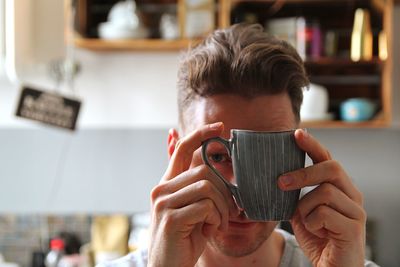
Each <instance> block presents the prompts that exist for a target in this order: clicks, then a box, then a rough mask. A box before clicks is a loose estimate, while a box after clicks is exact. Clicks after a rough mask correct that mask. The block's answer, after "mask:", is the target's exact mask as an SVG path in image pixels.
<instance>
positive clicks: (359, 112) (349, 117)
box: [340, 98, 376, 122]
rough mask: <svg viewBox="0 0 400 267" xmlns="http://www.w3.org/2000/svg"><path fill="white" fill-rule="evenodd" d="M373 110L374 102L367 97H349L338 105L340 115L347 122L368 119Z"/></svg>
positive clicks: (374, 108)
mask: <svg viewBox="0 0 400 267" xmlns="http://www.w3.org/2000/svg"><path fill="white" fill-rule="evenodd" d="M375 111H376V104H375V103H374V102H372V101H371V100H369V99H367V98H350V99H348V100H346V101H344V102H343V103H342V104H341V105H340V117H341V119H342V120H343V121H347V122H359V121H367V120H370V119H371V118H372V117H373V115H374V114H375Z"/></svg>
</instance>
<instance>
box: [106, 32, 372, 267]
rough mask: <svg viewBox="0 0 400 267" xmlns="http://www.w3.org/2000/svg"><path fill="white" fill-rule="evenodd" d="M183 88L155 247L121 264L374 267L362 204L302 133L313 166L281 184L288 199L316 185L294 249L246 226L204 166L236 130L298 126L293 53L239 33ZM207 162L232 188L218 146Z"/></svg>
mask: <svg viewBox="0 0 400 267" xmlns="http://www.w3.org/2000/svg"><path fill="white" fill-rule="evenodd" d="M178 79H179V80H178V88H179V96H178V102H179V103H178V104H179V122H180V125H179V126H180V129H179V131H177V130H175V129H172V130H170V132H169V136H168V153H169V155H170V163H169V166H168V168H167V170H166V172H165V174H164V176H163V177H162V179H161V182H160V183H159V185H157V186H156V187H155V188H154V189H153V191H152V193H151V200H152V221H151V239H150V246H149V248H145V249H144V250H139V251H137V252H135V253H133V254H130V255H128V256H126V257H124V258H121V259H119V260H117V261H115V262H114V264H122V265H124V266H125V265H126V266H146V265H147V266H157V267H160V266H166V267H186V266H187V267H189V266H190V267H192V266H198V267H203V266H207V267H212V266H245V267H246V266H282V267H283V266H311V265H313V266H340V267H347V266H376V265H375V264H373V263H370V262H364V244H365V222H366V214H365V211H364V209H363V206H362V202H363V200H362V194H361V193H360V192H359V191H358V190H357V188H356V187H355V186H354V184H353V183H352V181H351V179H350V178H349V177H348V175H347V174H346V172H345V171H344V170H343V169H342V167H341V166H340V164H339V163H338V162H336V161H335V160H333V159H332V158H331V156H330V154H329V152H328V151H327V150H326V149H325V148H324V147H323V146H322V145H321V144H320V143H319V142H318V141H317V140H316V139H314V138H313V137H312V136H311V135H310V134H308V133H307V132H305V131H303V130H297V131H296V132H295V139H296V142H297V144H298V145H299V146H300V147H301V148H302V149H303V150H304V151H306V152H307V154H308V155H309V157H310V158H311V159H312V160H313V162H314V165H312V166H309V167H307V168H304V169H301V170H298V171H294V172H291V173H287V174H284V175H282V176H281V177H279V179H278V185H279V187H280V188H281V189H282V190H294V189H298V188H303V187H305V186H315V185H317V187H316V189H314V190H313V191H311V192H309V193H307V194H306V195H305V196H304V197H303V198H302V199H301V200H300V201H299V204H298V208H297V211H296V213H295V215H294V216H293V218H292V220H291V225H292V228H293V230H294V234H295V237H296V239H295V238H294V237H293V236H291V235H289V234H288V233H286V232H283V231H282V230H275V227H276V226H277V222H254V221H250V220H248V219H247V218H246V217H245V216H244V215H243V213H241V212H240V211H239V210H238V209H237V207H236V205H235V203H234V200H233V198H232V196H231V194H230V193H229V191H228V190H227V188H226V187H225V186H224V184H223V183H222V182H221V181H220V180H219V179H218V178H217V177H215V175H214V174H213V173H212V172H211V171H210V169H209V168H208V167H206V166H205V165H204V163H203V161H202V159H201V155H200V148H201V144H202V142H203V141H204V140H206V139H208V138H211V137H216V136H222V137H224V138H230V129H248V130H260V131H280V130H289V129H295V128H297V127H298V126H299V120H300V118H299V110H300V105H301V101H302V89H303V88H304V87H306V86H307V85H308V79H307V75H306V72H305V70H304V66H303V62H302V60H301V59H300V57H299V56H298V54H297V52H296V51H295V50H294V48H292V47H290V46H289V45H288V44H287V43H285V42H283V41H279V40H277V39H274V38H272V37H269V36H268V35H267V34H265V33H264V32H263V29H262V27H261V26H259V25H243V24H239V25H234V26H232V27H230V28H228V29H225V30H218V31H216V32H214V33H213V34H212V35H211V36H209V37H208V38H207V39H206V40H205V41H204V42H203V43H201V44H200V45H198V46H197V47H195V48H194V49H192V50H190V51H189V52H188V53H187V55H186V57H185V58H184V59H183V62H182V64H181V67H180V70H179V75H178ZM210 153H211V154H210V160H211V161H212V162H213V163H214V164H215V166H216V168H218V170H219V171H220V172H221V173H222V174H223V175H224V176H225V177H228V178H230V179H232V180H233V173H232V166H231V162H230V159H229V157H228V155H227V152H226V151H225V150H224V149H223V148H221V147H218V146H214V147H211V152H210ZM296 240H297V241H296Z"/></svg>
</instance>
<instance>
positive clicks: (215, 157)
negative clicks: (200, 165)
mask: <svg viewBox="0 0 400 267" xmlns="http://www.w3.org/2000/svg"><path fill="white" fill-rule="evenodd" d="M209 158H210V160H211V161H213V162H215V163H222V162H226V161H229V160H230V158H229V156H228V155H226V154H212V155H210V156H209Z"/></svg>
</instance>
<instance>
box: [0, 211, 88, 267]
mask: <svg viewBox="0 0 400 267" xmlns="http://www.w3.org/2000/svg"><path fill="white" fill-rule="evenodd" d="M91 221H92V218H91V216H88V215H70V216H59V215H52V216H45V215H0V253H1V254H3V256H4V258H5V260H6V261H9V262H15V263H17V264H19V265H20V266H21V267H29V266H31V260H32V253H33V252H34V251H44V252H46V251H47V249H48V241H49V238H51V237H54V236H56V235H57V234H58V233H60V232H61V231H64V232H72V233H75V234H77V235H78V236H79V238H80V239H81V241H82V243H83V244H84V243H87V242H89V240H90V225H91Z"/></svg>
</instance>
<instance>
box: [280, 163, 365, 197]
mask: <svg viewBox="0 0 400 267" xmlns="http://www.w3.org/2000/svg"><path fill="white" fill-rule="evenodd" d="M322 183H331V184H333V185H334V186H336V187H337V188H339V189H340V190H341V191H343V192H344V193H345V194H346V195H347V196H348V197H349V198H351V199H352V200H354V201H356V202H357V203H358V204H362V194H361V193H360V191H358V189H357V188H356V187H355V186H354V184H353V183H352V182H351V180H350V178H349V177H348V176H347V174H346V172H345V171H344V170H343V168H342V167H341V165H340V164H339V163H338V162H337V161H335V160H328V161H324V162H321V163H319V164H316V165H312V166H309V167H306V168H303V169H299V170H296V171H293V172H289V173H285V174H283V175H282V176H281V177H279V182H278V184H279V187H280V188H281V189H282V190H295V189H301V188H303V187H306V186H314V185H319V184H322Z"/></svg>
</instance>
